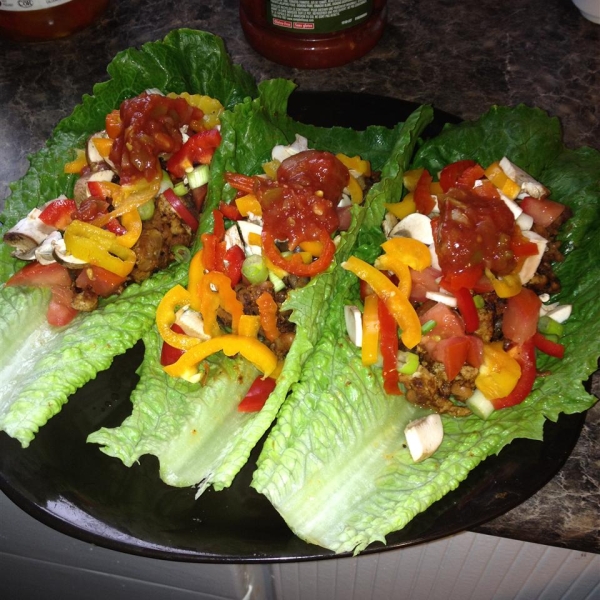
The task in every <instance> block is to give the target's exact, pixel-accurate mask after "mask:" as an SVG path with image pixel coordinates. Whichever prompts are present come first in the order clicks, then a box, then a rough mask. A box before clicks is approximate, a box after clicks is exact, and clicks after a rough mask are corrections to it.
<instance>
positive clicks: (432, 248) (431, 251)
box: [429, 244, 441, 271]
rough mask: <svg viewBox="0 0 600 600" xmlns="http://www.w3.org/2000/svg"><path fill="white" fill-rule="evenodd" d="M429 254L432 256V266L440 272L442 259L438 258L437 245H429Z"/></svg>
mask: <svg viewBox="0 0 600 600" xmlns="http://www.w3.org/2000/svg"><path fill="white" fill-rule="evenodd" d="M429 254H431V266H432V267H433V268H434V269H437V270H438V271H440V270H441V269H440V259H439V258H438V255H437V252H436V250H435V244H430V245H429Z"/></svg>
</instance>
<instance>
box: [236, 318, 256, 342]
mask: <svg viewBox="0 0 600 600" xmlns="http://www.w3.org/2000/svg"><path fill="white" fill-rule="evenodd" d="M259 329H260V317H259V316H258V315H242V316H241V317H240V324H239V326H238V335H243V336H245V337H256V336H257V335H258V331H259Z"/></svg>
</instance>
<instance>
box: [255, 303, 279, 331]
mask: <svg viewBox="0 0 600 600" xmlns="http://www.w3.org/2000/svg"><path fill="white" fill-rule="evenodd" d="M256 304H257V305H258V310H259V315H260V325H261V327H262V328H263V331H264V332H265V337H266V338H267V339H268V340H269V341H270V342H274V341H275V340H276V339H277V338H278V337H279V336H280V335H281V332H280V331H279V329H277V303H276V302H275V300H274V299H273V296H271V294H269V292H263V293H262V294H261V295H260V296H259V297H258V298H257V299H256Z"/></svg>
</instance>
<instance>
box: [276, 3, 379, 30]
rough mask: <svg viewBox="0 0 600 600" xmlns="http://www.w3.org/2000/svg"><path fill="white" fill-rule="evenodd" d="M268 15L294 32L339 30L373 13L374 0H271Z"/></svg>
mask: <svg viewBox="0 0 600 600" xmlns="http://www.w3.org/2000/svg"><path fill="white" fill-rule="evenodd" d="M266 4H267V18H268V20H269V23H270V24H271V25H273V26H274V27H277V28H278V29H282V30H285V31H288V32H290V33H335V32H336V31H341V30H343V29H348V27H354V26H355V25H360V24H361V23H363V22H364V21H366V20H367V19H368V18H369V17H370V16H371V11H372V9H373V0H267V3H266Z"/></svg>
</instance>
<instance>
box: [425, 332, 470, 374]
mask: <svg viewBox="0 0 600 600" xmlns="http://www.w3.org/2000/svg"><path fill="white" fill-rule="evenodd" d="M470 348H471V344H470V342H469V339H468V338H467V337H466V336H455V337H450V338H447V339H444V340H440V341H439V342H438V343H437V344H436V345H435V346H434V349H433V352H432V358H433V359H434V360H437V361H438V362H441V363H443V365H444V371H445V372H446V377H447V379H448V381H452V380H453V379H454V378H455V377H456V376H457V375H458V374H459V372H460V370H461V369H462V368H463V365H464V364H465V362H466V361H467V356H468V355H469V350H470Z"/></svg>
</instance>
